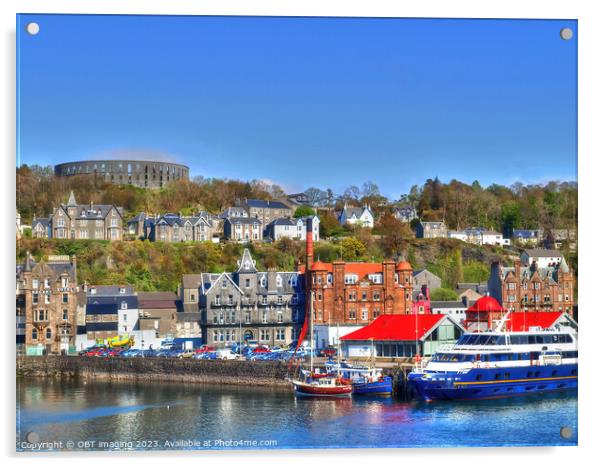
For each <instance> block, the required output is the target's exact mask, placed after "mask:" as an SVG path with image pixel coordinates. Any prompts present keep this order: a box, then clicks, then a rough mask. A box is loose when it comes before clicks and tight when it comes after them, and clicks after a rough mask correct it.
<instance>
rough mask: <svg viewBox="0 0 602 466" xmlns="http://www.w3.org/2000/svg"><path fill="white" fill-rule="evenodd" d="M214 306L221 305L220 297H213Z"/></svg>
mask: <svg viewBox="0 0 602 466" xmlns="http://www.w3.org/2000/svg"><path fill="white" fill-rule="evenodd" d="M215 305H216V306H219V305H221V297H220V296H216V297H215Z"/></svg>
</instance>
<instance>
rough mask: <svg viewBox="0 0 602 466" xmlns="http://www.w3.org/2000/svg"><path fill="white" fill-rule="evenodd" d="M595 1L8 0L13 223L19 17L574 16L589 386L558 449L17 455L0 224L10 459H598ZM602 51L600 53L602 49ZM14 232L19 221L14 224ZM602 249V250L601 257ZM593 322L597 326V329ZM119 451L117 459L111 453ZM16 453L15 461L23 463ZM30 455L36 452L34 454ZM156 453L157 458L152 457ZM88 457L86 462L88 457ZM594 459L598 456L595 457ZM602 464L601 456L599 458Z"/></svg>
mask: <svg viewBox="0 0 602 466" xmlns="http://www.w3.org/2000/svg"><path fill="white" fill-rule="evenodd" d="M597 3H598V2H596V1H595V0H588V1H580V0H573V1H570V0H566V1H563V2H561V1H557V0H549V1H543V0H529V1H525V0H520V1H518V0H506V1H503V0H492V1H487V2H484V1H475V0H455V1H453V2H452V1H445V0H433V1H425V0H423V1H421V2H412V3H409V2H408V3H406V2H403V1H402V0H397V1H395V0H389V1H386V0H371V1H358V0H346V1H345V0H329V1H327V2H326V1H316V0H306V1H293V0H280V1H278V0H220V1H210V0H196V1H194V0H167V1H166V0H104V1H102V0H85V1H84V0H79V1H73V0H71V1H69V0H53V1H52V2H49V1H42V0H22V1H17V0H4V1H3V2H1V3H0V8H1V10H2V13H4V14H3V15H2V33H3V36H2V37H3V39H4V41H3V42H4V43H3V47H2V64H3V65H4V66H3V67H2V72H1V73H0V79H1V81H2V86H1V87H0V89H1V92H2V99H1V100H0V102H3V111H2V113H1V114H0V121H1V124H0V130H1V131H2V133H1V135H2V137H1V138H0V141H2V142H3V145H4V151H3V152H4V158H3V162H4V164H3V170H2V177H3V181H4V183H2V186H3V196H2V198H3V201H2V213H3V214H6V217H5V216H3V217H5V218H8V221H9V223H10V224H11V225H14V222H13V220H12V219H13V215H14V211H13V210H14V196H15V194H14V193H15V176H14V171H13V170H14V166H15V22H16V18H15V15H16V13H89V14H91V13H114V14H196V15H266V16H357V17H362V16H372V17H374V16H381V17H386V16H391V17H457V18H463V17H472V18H566V19H577V20H578V21H579V31H578V34H579V36H580V37H579V52H578V53H579V138H578V140H579V149H580V150H579V175H580V176H579V191H580V206H579V207H580V211H581V219H580V226H581V228H580V235H579V242H580V245H581V250H582V251H587V253H586V254H583V253H582V254H581V261H580V286H579V302H580V308H581V309H580V311H581V312H580V316H579V317H580V323H581V325H580V330H581V332H580V333H581V338H580V343H581V358H580V359H581V360H580V363H581V384H580V390H579V444H580V446H579V447H557V448H553V447H550V448H495V449H491V448H488V449H480V448H479V449H440V450H432V449H411V450H408V449H399V450H304V451H299V450H279V451H277V452H271V451H257V452H241V451H232V452H223V451H222V452H213V451H208V452H165V453H127V454H118V456H119V457H117V456H116V454H85V453H77V454H71V455H69V454H34V455H30V454H19V455H17V454H16V453H14V445H15V444H14V443H13V439H14V430H15V422H14V421H15V417H14V414H13V413H14V390H15V388H14V359H13V357H14V326H13V325H14V320H13V319H14V317H13V316H14V315H13V314H12V309H13V307H12V306H13V301H12V292H13V286H14V274H13V268H12V263H13V259H12V258H13V257H14V246H15V244H14V238H15V236H14V230H13V229H11V228H7V229H0V244H2V245H3V246H2V247H3V248H5V251H4V253H5V254H4V257H7V258H10V259H8V260H6V262H7V264H6V265H5V267H3V268H2V274H3V278H4V280H2V281H1V282H0V283H2V290H3V293H2V296H3V297H5V298H3V303H4V304H5V306H4V307H3V308H4V315H3V318H2V321H1V323H2V332H3V336H4V352H3V354H2V361H3V362H6V366H5V369H6V371H7V374H6V377H5V380H4V383H3V384H2V385H1V389H2V395H3V396H2V400H3V402H4V404H5V406H4V408H5V410H4V412H5V413H8V414H9V415H8V416H5V422H3V424H2V433H3V439H6V442H3V444H4V455H5V456H8V457H12V458H11V459H10V461H11V462H12V461H18V458H23V459H25V460H28V459H29V460H30V459H31V456H33V457H34V458H39V459H40V460H42V458H43V461H44V462H50V464H59V463H61V464H62V463H64V462H65V461H67V462H70V461H77V462H82V461H85V462H86V463H88V462H89V463H99V464H100V463H101V462H102V463H105V464H106V461H119V462H122V461H136V462H138V461H140V462H142V461H144V462H145V463H148V462H150V463H152V464H158V463H159V462H164V461H166V460H167V459H168V458H170V457H178V461H179V462H180V461H182V462H186V463H188V462H190V463H193V462H194V463H195V464H197V465H198V462H199V461H202V462H210V463H211V464H230V463H232V462H236V463H247V464H248V463H253V464H254V463H259V462H261V463H262V464H265V465H266V466H267V465H271V464H282V463H283V462H286V463H287V464H291V463H294V464H301V463H307V462H316V461H322V459H323V460H324V461H335V462H339V461H341V462H343V463H345V464H350V465H356V464H358V465H359V464H362V465H363V464H365V463H366V462H372V461H382V462H406V461H411V462H420V463H426V464H430V463H439V464H440V463H443V462H445V463H457V462H461V461H466V460H469V461H470V460H473V461H475V462H477V461H478V462H486V464H487V466H492V465H497V464H504V465H507V464H508V462H512V463H517V462H518V463H528V464H530V465H533V464H534V463H539V462H545V463H546V464H551V465H554V464H561V465H563V466H566V465H567V464H575V463H578V462H584V463H585V462H588V463H589V462H590V460H594V458H595V453H596V452H597V451H599V450H600V445H602V441H600V440H599V438H598V435H596V434H597V433H598V432H600V427H599V422H598V421H599V419H601V418H602V417H601V416H599V414H600V407H599V406H600V403H599V399H598V398H597V397H596V395H597V392H599V390H600V375H599V373H600V371H598V370H597V369H598V367H597V365H594V364H595V363H596V362H597V360H598V354H596V353H595V351H596V349H597V348H596V347H595V346H596V343H597V339H596V337H597V335H596V333H595V331H596V330H598V327H597V322H598V321H599V313H601V312H602V309H598V308H597V307H599V306H596V304H598V303H597V302H596V299H595V297H596V295H595V290H596V289H595V286H596V285H597V283H596V282H597V281H599V280H600V267H596V266H597V265H598V264H597V257H599V256H600V254H599V253H598V251H599V248H596V246H599V244H597V243H596V239H597V237H596V236H595V235H596V234H597V235H599V234H600V233H599V232H600V230H599V229H598V228H596V227H598V226H599V225H601V224H602V222H600V220H599V218H600V215H599V212H598V209H597V205H596V204H594V203H595V202H596V201H597V200H598V199H599V198H600V197H601V196H600V193H599V189H596V188H598V186H597V181H598V177H599V176H596V175H599V174H600V173H602V171H601V163H600V159H601V158H602V148H601V145H600V133H601V132H602V131H601V129H602V128H600V124H601V123H600V119H599V118H598V120H596V118H595V117H596V116H597V115H599V114H600V108H601V107H600V105H601V103H602V102H601V98H600V87H601V84H600V83H602V72H601V60H600V56H602V53H600V50H597V49H598V48H600V46H602V21H601V17H600V14H599V12H598V11H597V9H596V4H597ZM596 52H597V53H596ZM13 228H14V226H13ZM596 253H598V254H596ZM595 281H596V282H595ZM588 323H589V325H588ZM107 456H110V458H107ZM15 457H16V459H15ZM28 457H29V458H28ZM151 457H154V458H151ZM84 458H85V459H84ZM594 461H595V460H594ZM598 461H599V459H598Z"/></svg>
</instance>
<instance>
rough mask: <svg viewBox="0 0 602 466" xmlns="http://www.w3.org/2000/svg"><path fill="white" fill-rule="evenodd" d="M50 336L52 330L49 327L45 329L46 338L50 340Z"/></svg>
mask: <svg viewBox="0 0 602 466" xmlns="http://www.w3.org/2000/svg"><path fill="white" fill-rule="evenodd" d="M51 338H52V330H51V328H50V327H48V328H47V329H46V340H50V339H51Z"/></svg>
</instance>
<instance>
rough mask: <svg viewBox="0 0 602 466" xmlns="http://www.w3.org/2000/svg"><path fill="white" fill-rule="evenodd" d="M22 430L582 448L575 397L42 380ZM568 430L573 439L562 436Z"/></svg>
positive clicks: (103, 436) (125, 436) (114, 436)
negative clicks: (314, 392)
mask: <svg viewBox="0 0 602 466" xmlns="http://www.w3.org/2000/svg"><path fill="white" fill-rule="evenodd" d="M18 395H19V396H18V398H19V399H18V405H19V407H20V410H19V414H20V416H19V417H18V423H19V425H18V429H19V428H20V432H21V433H22V434H23V435H24V433H26V432H29V431H31V430H35V431H36V432H37V433H38V434H39V435H40V439H41V440H44V441H51V440H63V441H66V440H73V441H76V442H77V441H78V440H88V441H89V440H97V441H99V440H102V441H137V440H149V439H150V440H153V439H157V440H161V444H160V447H163V441H164V440H172V441H173V440H178V439H185V438H188V439H195V440H199V441H204V440H215V439H240V440H259V441H261V440H276V441H277V442H278V447H279V448H292V447H296V448H309V447H312V446H316V447H379V446H380V447H408V446H410V447H416V446H454V445H458V446H479V445H492V446H493V445H498V446H502V445H563V444H570V445H574V444H576V439H577V399H576V396H575V395H574V394H573V395H570V394H564V395H562V394H561V395H547V396H533V397H524V398H514V399H512V398H511V399H500V400H488V401H479V402H470V403H467V402H456V403H452V402H450V403H419V402H400V401H397V400H393V399H391V398H370V397H354V398H333V399H330V398H296V397H295V396H294V395H293V393H292V391H289V390H282V389H277V390H269V389H265V388H252V387H250V388H247V387H223V386H201V385H194V384H188V385H186V384H137V383H123V382H122V383H108V382H93V383H87V384H84V383H76V382H67V383H65V382H60V381H54V380H36V381H27V382H26V383H25V382H23V383H20V384H19V387H18ZM565 425H567V426H569V427H571V428H572V429H573V432H574V433H575V435H574V438H572V439H570V440H568V441H567V440H563V439H561V438H560V437H559V429H560V427H562V426H565Z"/></svg>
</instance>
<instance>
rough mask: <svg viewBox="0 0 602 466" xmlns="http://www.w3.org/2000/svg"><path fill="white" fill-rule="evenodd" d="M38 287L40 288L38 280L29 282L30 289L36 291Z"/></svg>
mask: <svg viewBox="0 0 602 466" xmlns="http://www.w3.org/2000/svg"><path fill="white" fill-rule="evenodd" d="M39 286H40V285H39V282H38V279H37V278H34V279H33V280H32V281H31V287H32V288H33V289H34V290H35V289H38V288H39Z"/></svg>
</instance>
